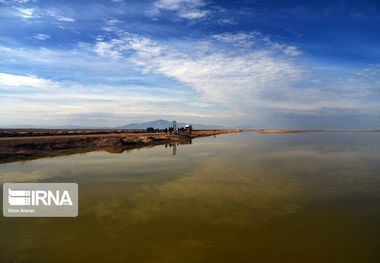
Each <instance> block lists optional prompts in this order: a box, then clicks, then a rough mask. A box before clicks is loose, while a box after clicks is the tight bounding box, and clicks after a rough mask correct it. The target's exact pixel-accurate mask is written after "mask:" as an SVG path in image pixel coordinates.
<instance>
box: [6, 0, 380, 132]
mask: <svg viewBox="0 0 380 263" xmlns="http://www.w3.org/2000/svg"><path fill="white" fill-rule="evenodd" d="M379 95H380V2H379V1H378V0H374V1H366V0H362V1H356V0H354V1H332V0H329V1H318V0H314V1H307V0H306V1H305V0H302V1H283V0H282V1H280V0H257V1H249V0H245V1H235V0H229V1H211V0H209V1H208V0H149V1H144V0H133V1H129V0H101V1H94V0H91V1H90V0H75V1H70V0H65V1H57V0H13V1H11V0H0V127H48V126H64V125H74V126H89V127H115V126H120V125H123V124H127V123H133V122H145V121H152V120H156V119H165V120H177V121H179V122H189V123H201V124H206V125H207V124H210V125H223V126H225V127H236V128H272V129H329V128H331V129H379V128H380V96H379Z"/></svg>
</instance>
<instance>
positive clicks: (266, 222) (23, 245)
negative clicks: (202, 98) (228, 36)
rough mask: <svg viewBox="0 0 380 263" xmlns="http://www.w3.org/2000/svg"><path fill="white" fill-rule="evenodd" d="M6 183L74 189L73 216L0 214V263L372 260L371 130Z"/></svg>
mask: <svg viewBox="0 0 380 263" xmlns="http://www.w3.org/2000/svg"><path fill="white" fill-rule="evenodd" d="M174 153H176V154H175V155H173V154H174ZM4 182H76V183H78V185H79V217H77V218H4V217H0V262H132V263H137V262H180V263H185V262H192V263H195V262H218V263H219V262H374V263H375V262H376V263H377V262H380V227H379V222H380V134H378V133H308V134H256V133H244V134H229V135H220V136H217V137H216V138H202V139H196V140H195V141H193V144H191V145H181V146H177V147H176V149H174V148H173V147H165V146H164V145H161V146H156V147H153V148H144V149H139V150H132V151H129V152H123V153H119V154H117V153H114V154H110V153H107V152H91V153H87V154H77V155H70V156H63V157H56V158H45V159H39V160H34V161H28V162H19V163H10V164H0V183H4ZM1 191H2V189H1ZM0 196H2V193H0Z"/></svg>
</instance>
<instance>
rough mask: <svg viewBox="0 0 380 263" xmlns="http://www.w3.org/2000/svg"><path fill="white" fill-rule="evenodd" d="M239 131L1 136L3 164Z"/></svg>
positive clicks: (1, 159)
mask: <svg viewBox="0 0 380 263" xmlns="http://www.w3.org/2000/svg"><path fill="white" fill-rule="evenodd" d="M235 132H240V130H197V131H194V132H193V133H192V134H186V135H170V134H166V133H141V132H140V133H119V134H87V135H58V136H54V135H49V136H32V137H23V136H22V137H5V138H4V137H3V138H0V163H6V162H13V161H19V160H28V159H35V158H41V157H48V156H56V155H61V154H69V153H70V152H71V153H73V151H74V153H75V152H88V151H93V150H101V149H108V150H110V151H114V150H112V149H122V150H123V149H124V150H126V149H133V148H140V147H146V146H149V145H157V144H165V143H167V144H174V143H189V142H190V141H191V139H193V138H198V137H205V136H213V135H218V134H225V133H235Z"/></svg>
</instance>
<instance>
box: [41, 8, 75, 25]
mask: <svg viewBox="0 0 380 263" xmlns="http://www.w3.org/2000/svg"><path fill="white" fill-rule="evenodd" d="M47 14H48V15H50V16H51V17H53V18H55V19H56V20H58V21H62V22H75V20H74V19H73V18H71V17H66V16H62V15H58V14H56V13H55V12H54V11H51V10H49V11H47Z"/></svg>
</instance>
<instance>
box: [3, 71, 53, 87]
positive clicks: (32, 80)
mask: <svg viewBox="0 0 380 263" xmlns="http://www.w3.org/2000/svg"><path fill="white" fill-rule="evenodd" d="M1 86H9V87H33V88H44V89H47V88H57V87H59V86H60V85H59V84H58V83H56V82H54V81H51V80H47V79H42V78H38V77H36V76H33V75H29V76H21V75H13V74H6V73H0V87H1Z"/></svg>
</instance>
